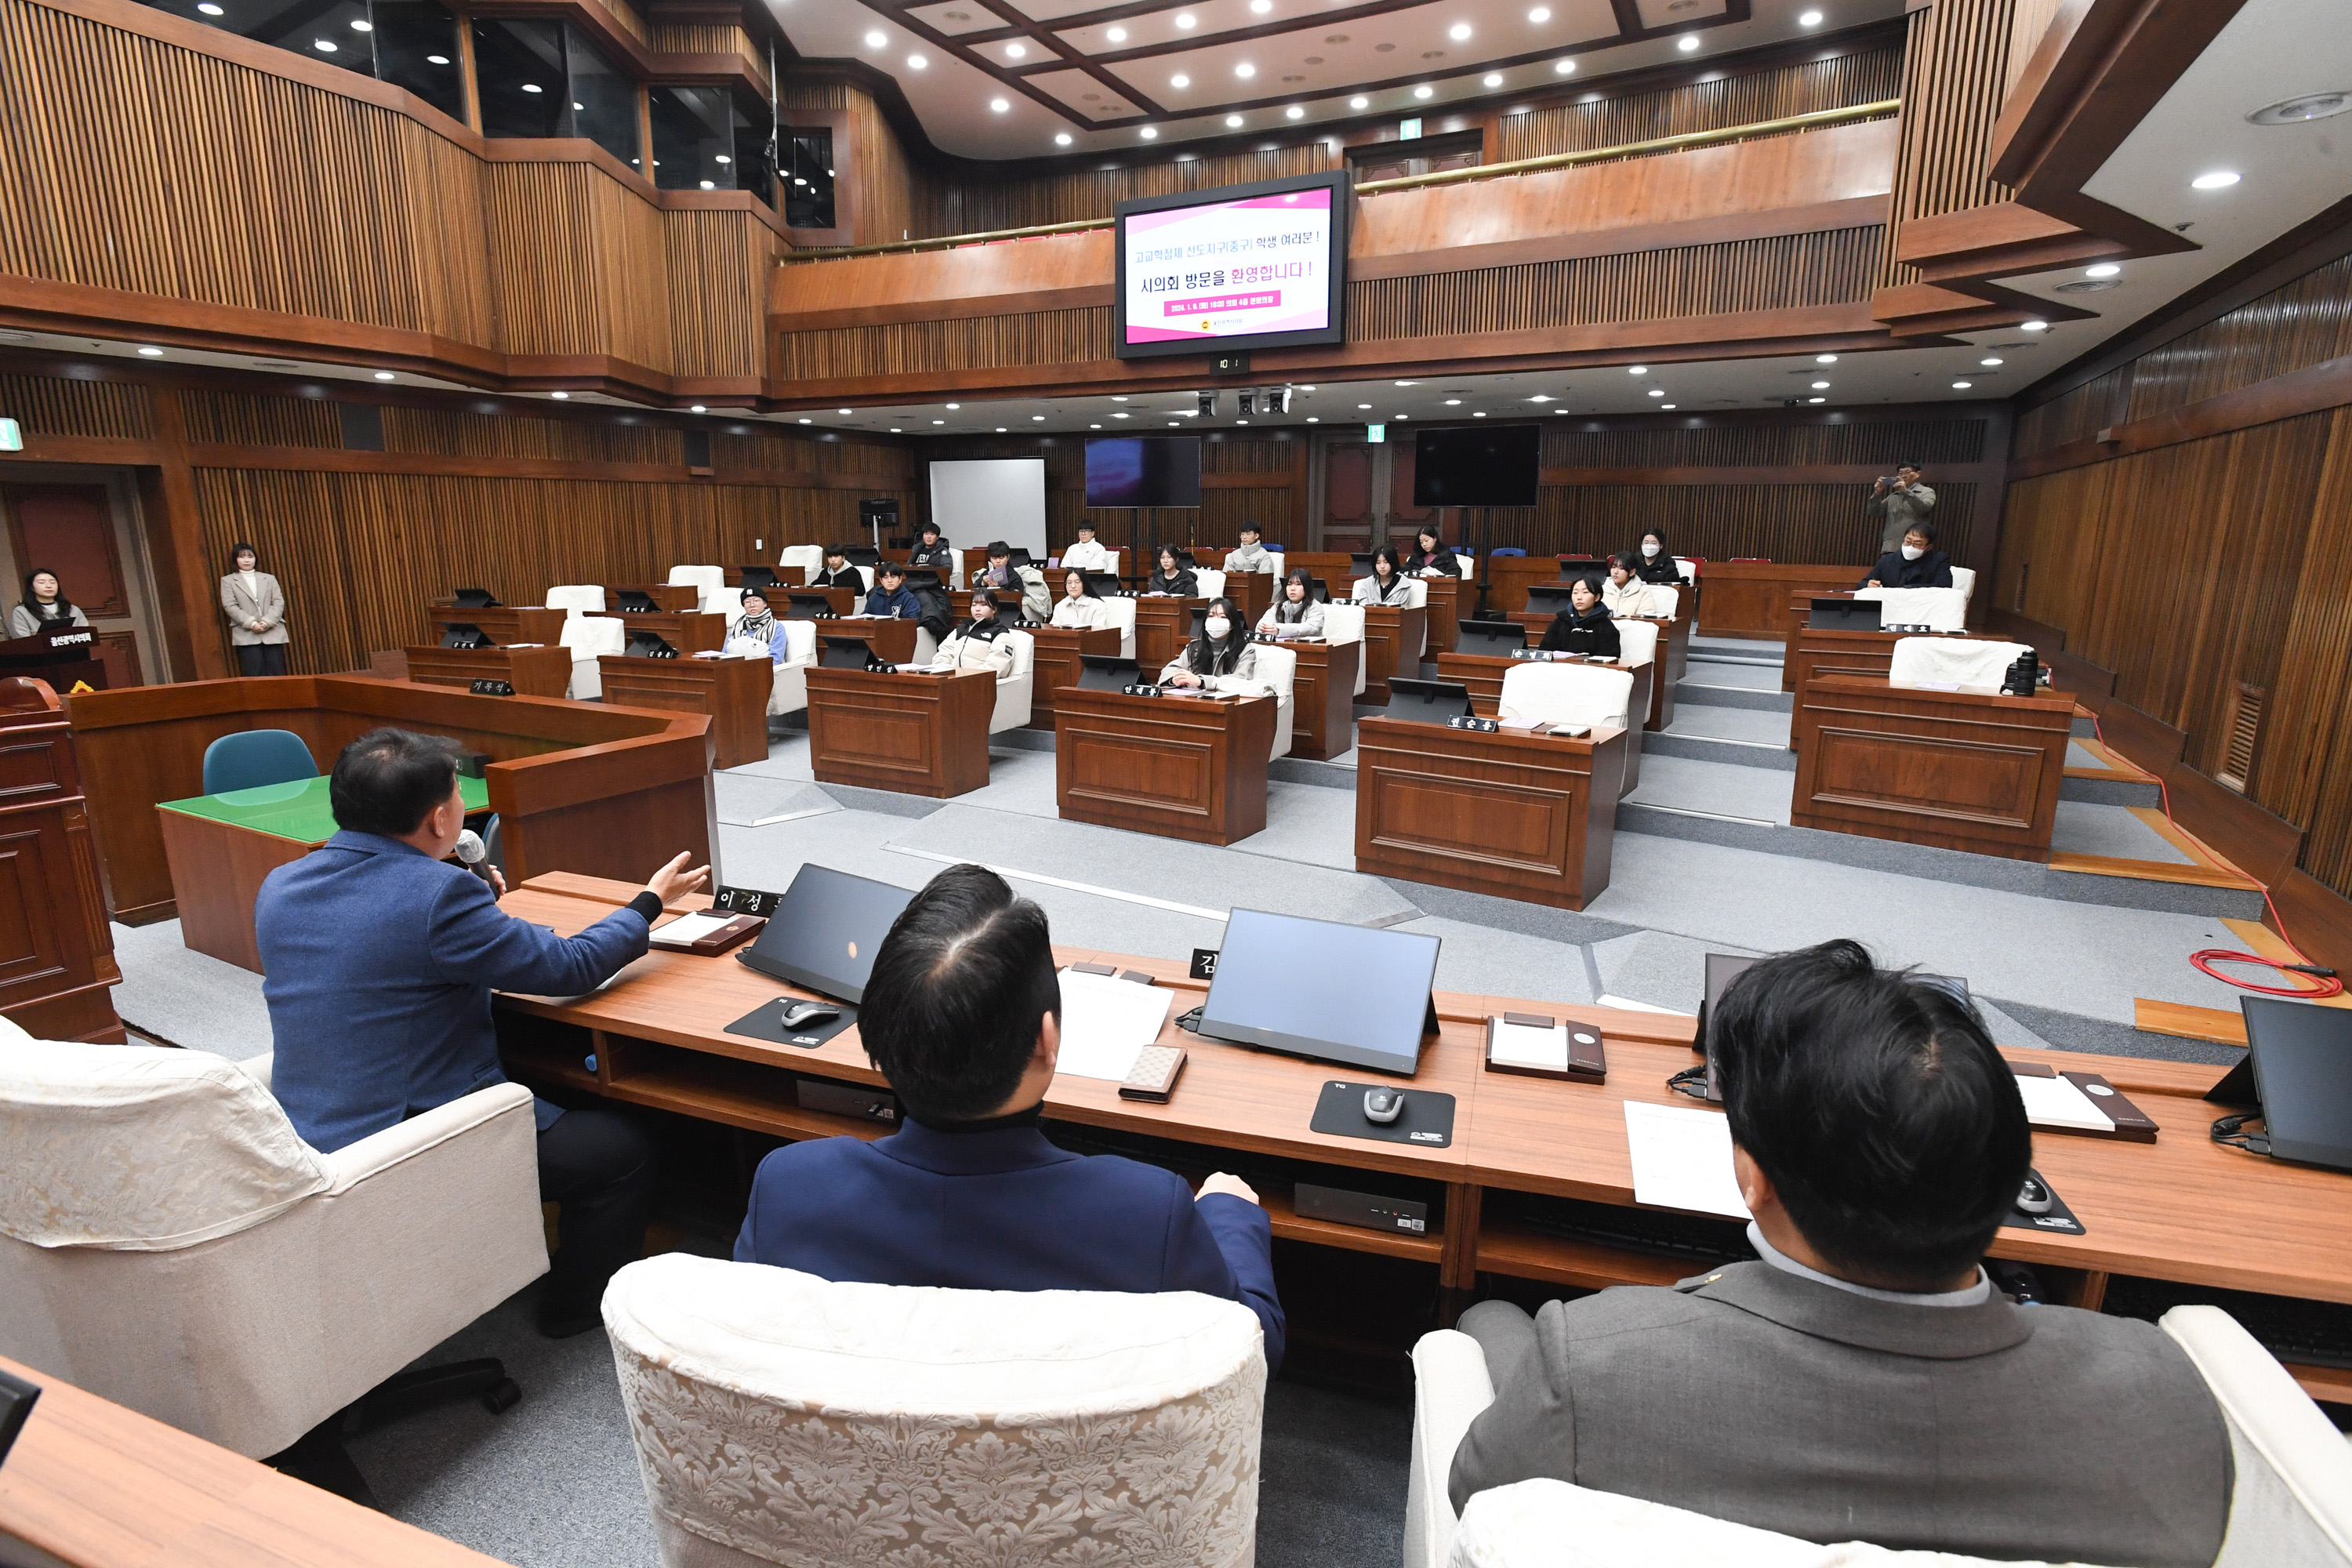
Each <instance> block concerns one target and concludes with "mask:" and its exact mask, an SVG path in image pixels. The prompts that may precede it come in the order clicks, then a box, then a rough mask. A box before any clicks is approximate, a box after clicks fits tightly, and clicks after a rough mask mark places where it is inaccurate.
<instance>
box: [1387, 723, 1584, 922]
mask: <svg viewBox="0 0 2352 1568" xmlns="http://www.w3.org/2000/svg"><path fill="white" fill-rule="evenodd" d="M1627 750H1628V738H1627V735H1626V732H1625V731H1622V730H1595V731H1593V732H1592V733H1591V736H1589V737H1587V738H1586V739H1583V740H1579V741H1571V740H1569V739H1567V738H1565V737H1563V736H1555V735H1524V734H1512V733H1509V732H1504V733H1500V734H1492V735H1488V734H1480V733H1478V732H1477V731H1470V730H1454V729H1448V728H1446V727H1445V726H1444V725H1442V724H1421V723H1415V722H1413V721H1410V720H1404V719H1384V718H1378V717H1375V718H1370V719H1364V720H1360V721H1358V723H1357V725H1356V781H1357V782H1356V869H1357V870H1359V871H1362V872H1366V873H1369V874H1370V875H1372V876H1376V877H1402V878H1403V879H1405V880H1407V881H1411V882H1431V883H1434V884H1435V885H1436V886H1438V887H1441V888H1461V889H1465V890H1467V891H1470V892H1474V893H1492V894H1494V895H1495V896H1496V897H1497V898H1504V899H1524V900H1528V901H1529V902H1533V903H1538V904H1551V905H1554V906H1555V907H1557V908H1559V909H1568V910H1580V909H1582V908H1583V907H1584V906H1585V904H1586V903H1587V902H1589V901H1590V900H1593V899H1596V898H1599V897H1600V896H1601V892H1602V891H1603V890H1604V889H1607V888H1608V886H1609V855H1610V845H1611V841H1612V838H1613V837H1614V836H1615V833H1616V829H1617V797H1618V795H1619V794H1620V793H1622V781H1623V778H1624V771H1625V754H1626V752H1627Z"/></svg>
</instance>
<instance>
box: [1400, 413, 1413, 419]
mask: <svg viewBox="0 0 2352 1568" xmlns="http://www.w3.org/2000/svg"><path fill="white" fill-rule="evenodd" d="M1397 417H1398V418H1400V419H1410V418H1412V415H1410V414H1400V415H1398V416H1397Z"/></svg>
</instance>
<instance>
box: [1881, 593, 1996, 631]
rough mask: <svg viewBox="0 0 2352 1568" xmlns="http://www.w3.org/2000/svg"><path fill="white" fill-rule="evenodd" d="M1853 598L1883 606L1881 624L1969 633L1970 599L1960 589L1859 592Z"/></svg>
mask: <svg viewBox="0 0 2352 1568" xmlns="http://www.w3.org/2000/svg"><path fill="white" fill-rule="evenodd" d="M1853 596H1854V597H1855V598H1857V599H1875V600H1877V601H1878V602H1879V603H1880V604H1881V605H1885V609H1882V610H1881V611H1879V613H1878V617H1879V619H1880V620H1881V621H1882V622H1893V623H1894V624H1895V625H1896V626H1932V627H1934V628H1935V629H1936V630H1937V631H1939V632H1959V631H1966V630H1967V629H1968V626H1969V600H1968V595H1965V594H1963V593H1961V592H1960V591H1959V590H1958V588H1857V589H1855V590H1854V595H1853Z"/></svg>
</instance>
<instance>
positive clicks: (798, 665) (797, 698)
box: [768, 621, 816, 718]
mask: <svg viewBox="0 0 2352 1568" xmlns="http://www.w3.org/2000/svg"><path fill="white" fill-rule="evenodd" d="M776 625H777V626H781V627H782V628H783V633H784V662H783V663H782V664H780V665H777V666H776V684H775V686H774V687H773V688H772V689H771V690H770V691H769V693H768V712H769V714H770V715H771V716H772V717H778V718H781V717H782V715H784V714H786V713H798V712H800V711H801V710H803V709H804V708H806V707H807V706H808V672H809V667H810V666H811V665H813V664H814V663H816V623H815V622H814V621H778V622H777V623H776Z"/></svg>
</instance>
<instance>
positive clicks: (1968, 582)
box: [1952, 566, 1977, 601]
mask: <svg viewBox="0 0 2352 1568" xmlns="http://www.w3.org/2000/svg"><path fill="white" fill-rule="evenodd" d="M1952 586H1953V587H1954V588H1957V589H1958V590H1959V595H1960V597H1961V599H1962V600H1963V601H1965V600H1969V599H1973V598H1975V597H1976V594H1977V574H1976V569H1975V568H1974V567H1971V566H1955V567H1953V568H1952Z"/></svg>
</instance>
